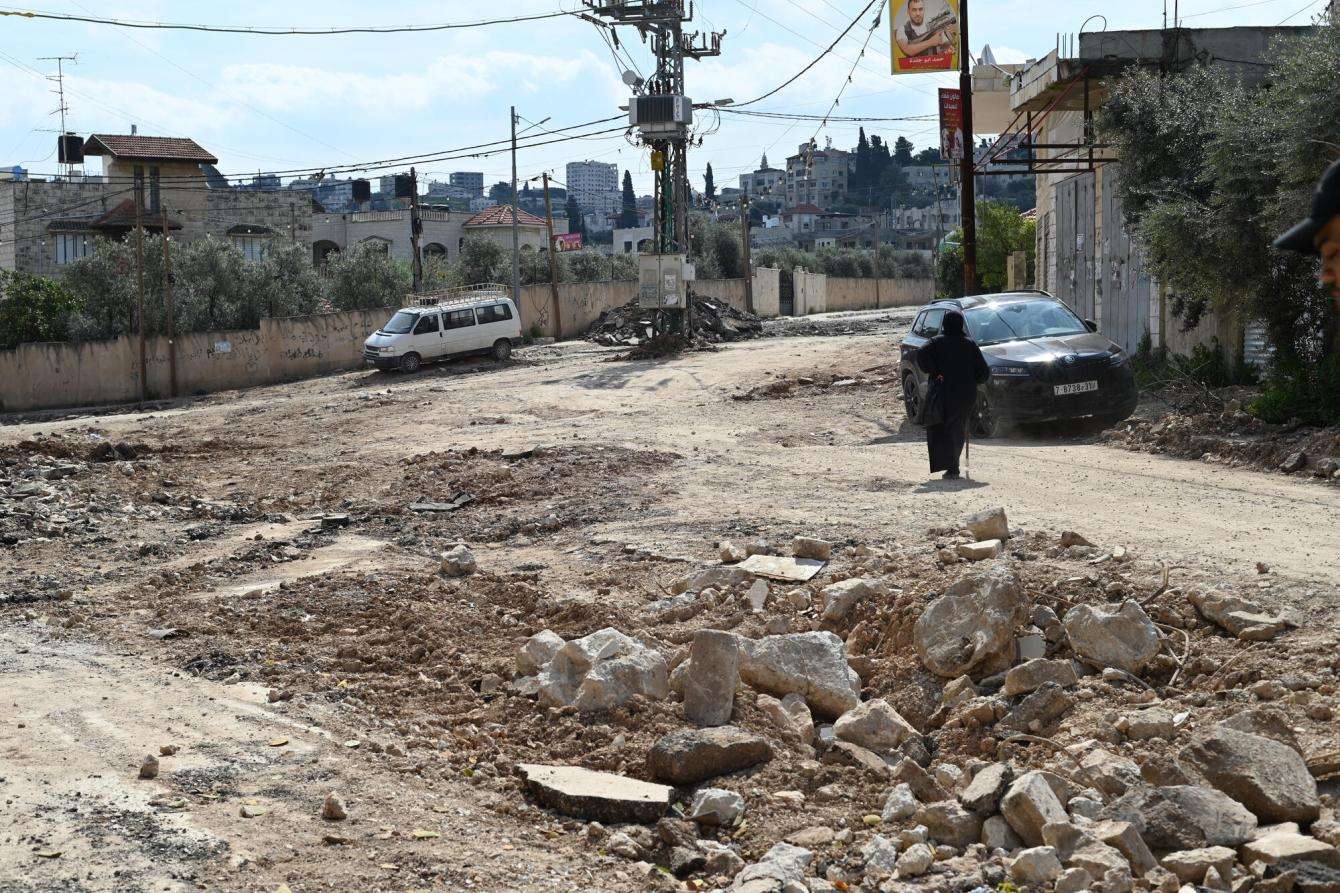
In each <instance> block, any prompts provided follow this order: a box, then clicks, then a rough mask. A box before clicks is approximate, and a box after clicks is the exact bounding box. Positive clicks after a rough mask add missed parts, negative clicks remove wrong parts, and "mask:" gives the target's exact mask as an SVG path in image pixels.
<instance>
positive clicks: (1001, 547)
mask: <svg viewBox="0 0 1340 893" xmlns="http://www.w3.org/2000/svg"><path fill="white" fill-rule="evenodd" d="M1004 551H1005V544H1004V543H1002V542H1001V541H1000V540H983V541H982V542H979V543H959V544H958V545H957V546H955V547H954V554H956V555H958V557H959V558H962V559H963V560H964V561H988V560H990V559H992V558H999V557H1000V556H1001V554H1002V553H1003V552H1004Z"/></svg>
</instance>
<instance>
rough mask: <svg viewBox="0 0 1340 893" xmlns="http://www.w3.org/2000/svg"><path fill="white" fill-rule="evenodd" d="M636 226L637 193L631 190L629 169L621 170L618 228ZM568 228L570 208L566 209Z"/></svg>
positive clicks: (570, 220)
mask: <svg viewBox="0 0 1340 893" xmlns="http://www.w3.org/2000/svg"><path fill="white" fill-rule="evenodd" d="M636 227H637V193H635V192H634V191H633V175H632V173H631V172H629V171H624V172H623V207H622V208H621V209H620V210H619V228H620V229H634V228H636ZM568 229H569V230H571V229H572V210H571V208H569V210H568Z"/></svg>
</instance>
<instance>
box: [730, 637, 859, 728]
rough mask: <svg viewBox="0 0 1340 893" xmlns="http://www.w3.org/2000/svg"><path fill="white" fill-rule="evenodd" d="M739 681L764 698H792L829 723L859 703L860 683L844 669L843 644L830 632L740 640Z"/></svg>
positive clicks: (851, 670) (845, 655) (845, 659)
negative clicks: (797, 699)
mask: <svg viewBox="0 0 1340 893" xmlns="http://www.w3.org/2000/svg"><path fill="white" fill-rule="evenodd" d="M740 652H741V663H740V676H741V678H742V679H744V681H745V682H746V683H748V684H749V685H750V686H752V687H753V688H755V689H756V690H758V691H762V692H765V693H767V694H771V695H776V696H778V697H780V696H782V695H788V694H791V693H793V692H794V693H796V694H799V695H801V696H802V697H804V698H805V702H806V703H807V704H808V705H809V706H810V708H811V709H812V710H813V711H814V712H815V713H818V714H820V715H821V716H824V717H828V718H835V717H838V716H841V715H842V714H843V713H846V712H847V711H848V710H850V709H852V708H853V707H855V706H856V705H857V704H858V703H860V694H861V679H860V677H859V676H857V675H856V671H855V670H853V669H852V668H851V667H850V666H848V664H847V654H846V649H845V648H844V646H843V642H842V640H841V639H839V638H838V637H837V636H835V635H834V634H833V633H830V632H808V633H791V634H789V635H785V636H766V637H764V638H762V639H759V640H757V641H754V640H748V639H745V640H741V642H740Z"/></svg>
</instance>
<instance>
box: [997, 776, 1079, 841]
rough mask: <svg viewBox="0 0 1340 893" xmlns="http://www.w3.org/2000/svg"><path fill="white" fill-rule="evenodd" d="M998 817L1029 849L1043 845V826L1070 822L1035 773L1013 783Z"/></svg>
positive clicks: (1053, 794)
mask: <svg viewBox="0 0 1340 893" xmlns="http://www.w3.org/2000/svg"><path fill="white" fill-rule="evenodd" d="M1000 813H1001V815H1003V816H1004V817H1005V820H1006V821H1007V822H1009V823H1010V827H1011V828H1013V829H1014V831H1015V833H1016V834H1018V835H1019V836H1020V837H1021V838H1023V841H1024V842H1025V843H1027V844H1028V845H1029V846H1041V845H1042V843H1043V839H1042V828H1043V826H1044V825H1046V824H1048V823H1049V822H1066V821H1068V820H1069V818H1070V815H1069V814H1068V813H1067V812H1066V811H1065V806H1064V805H1062V803H1061V801H1060V799H1058V798H1057V796H1056V793H1055V792H1054V791H1053V790H1052V788H1051V785H1049V784H1048V783H1047V779H1046V778H1045V777H1044V776H1043V773H1041V772H1039V771H1036V770H1035V771H1032V772H1025V773H1024V774H1023V775H1021V776H1019V777H1018V778H1017V779H1015V781H1014V783H1013V784H1011V785H1010V788H1009V790H1008V791H1007V792H1006V793H1005V796H1004V797H1003V798H1001V801H1000Z"/></svg>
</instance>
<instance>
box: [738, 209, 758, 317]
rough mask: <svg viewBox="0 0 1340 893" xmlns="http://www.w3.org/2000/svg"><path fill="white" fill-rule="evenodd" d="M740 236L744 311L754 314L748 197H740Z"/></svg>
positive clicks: (752, 263)
mask: <svg viewBox="0 0 1340 893" xmlns="http://www.w3.org/2000/svg"><path fill="white" fill-rule="evenodd" d="M740 235H741V237H742V238H743V242H742V243H741V244H742V247H743V250H744V254H743V258H744V309H746V310H748V311H749V312H750V313H754V312H755V310H754V262H753V259H752V258H751V257H750V255H749V195H748V194H747V193H746V194H745V195H742V196H740Z"/></svg>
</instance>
